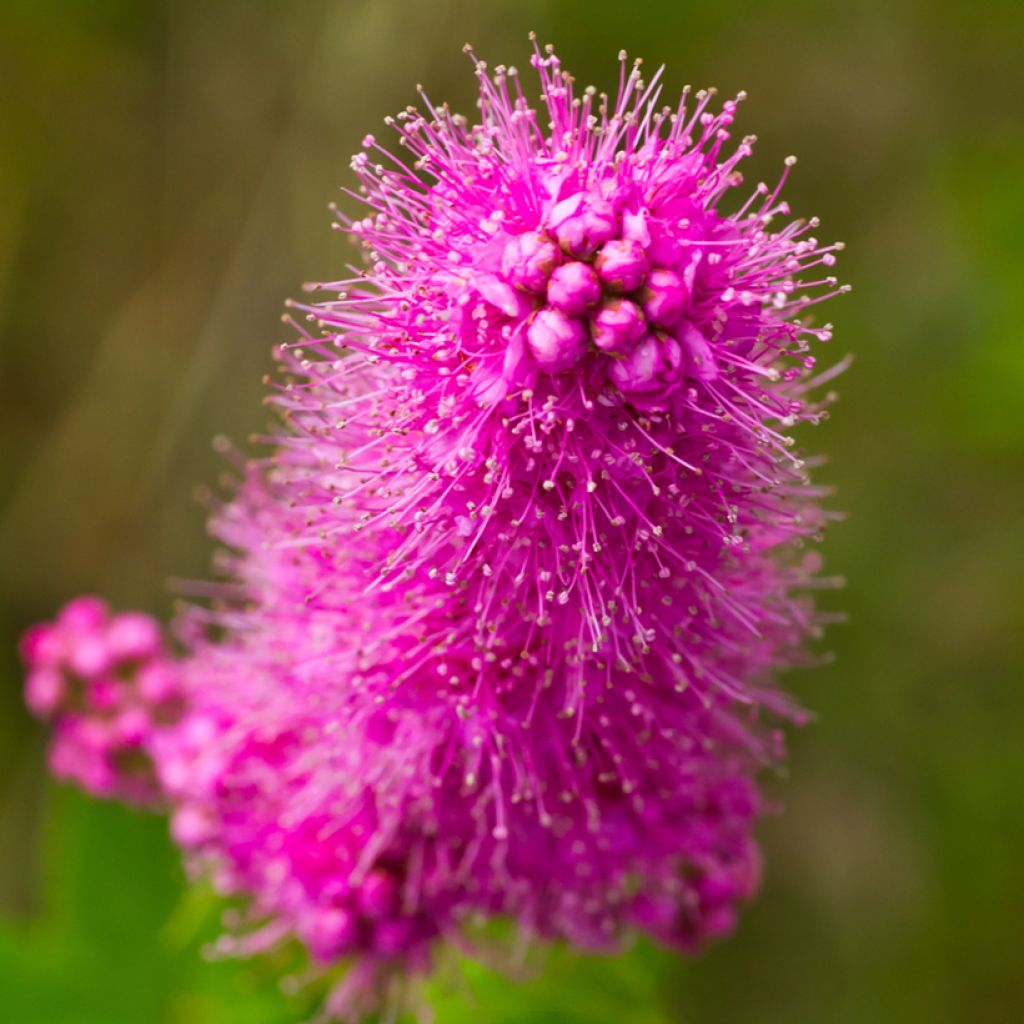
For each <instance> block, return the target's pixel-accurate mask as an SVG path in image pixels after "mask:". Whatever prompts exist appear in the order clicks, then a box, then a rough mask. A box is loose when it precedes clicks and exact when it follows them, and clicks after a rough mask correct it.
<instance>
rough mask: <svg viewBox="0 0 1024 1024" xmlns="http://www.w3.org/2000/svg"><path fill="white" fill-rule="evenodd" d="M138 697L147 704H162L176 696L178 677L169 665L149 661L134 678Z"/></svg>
mask: <svg viewBox="0 0 1024 1024" xmlns="http://www.w3.org/2000/svg"><path fill="white" fill-rule="evenodd" d="M135 685H136V686H137V687H138V690H139V696H140V697H141V698H142V699H143V700H144V701H145V702H146V703H147V704H163V703H165V702H167V701H169V700H171V699H173V698H174V697H176V696H178V677H177V674H176V673H175V672H174V670H173V669H172V668H171V667H170V665H168V664H166V663H164V662H160V661H151V662H148V663H147V664H145V665H143V666H142V667H141V668H140V669H139V671H138V673H137V675H136V676H135Z"/></svg>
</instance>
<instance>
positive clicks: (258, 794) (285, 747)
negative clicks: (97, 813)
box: [30, 49, 841, 1014]
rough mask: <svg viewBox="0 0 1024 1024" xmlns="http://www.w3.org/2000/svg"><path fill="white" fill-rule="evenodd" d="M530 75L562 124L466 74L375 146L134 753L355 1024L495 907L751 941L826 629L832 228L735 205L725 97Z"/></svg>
mask: <svg viewBox="0 0 1024 1024" xmlns="http://www.w3.org/2000/svg"><path fill="white" fill-rule="evenodd" d="M531 62H532V65H533V67H534V69H535V70H536V71H537V73H538V75H539V79H540V92H541V103H540V105H539V106H538V107H534V106H532V105H531V103H530V101H529V99H528V98H527V95H526V93H525V91H524V90H523V89H522V87H521V85H520V80H519V76H518V74H517V73H516V72H515V70H514V69H511V68H507V69H506V68H503V67H499V68H496V69H495V71H494V73H493V74H491V73H490V72H489V71H488V69H487V67H486V66H485V65H484V64H483V63H482V62H479V61H475V66H476V71H477V76H478V79H479V84H480V96H479V117H478V118H477V119H476V120H474V121H472V122H470V121H469V120H467V119H465V118H463V117H461V116H459V115H456V114H453V113H452V112H451V111H450V110H449V109H448V108H447V107H445V106H442V107H436V106H434V105H433V104H431V103H430V102H429V101H428V100H427V99H426V98H425V97H424V98H423V109H422V110H420V109H416V108H409V109H407V110H406V111H405V112H403V113H402V114H400V115H399V116H398V117H397V118H395V119H389V122H388V123H389V127H390V128H391V129H392V130H393V132H394V140H395V142H394V145H393V146H392V147H391V148H390V149H389V148H388V147H385V146H383V145H381V144H378V142H377V141H376V140H375V139H374V138H373V137H371V136H368V137H367V138H366V139H365V141H364V150H363V152H362V153H361V154H360V155H359V156H357V157H356V158H355V159H354V161H353V167H354V170H355V172H356V175H357V177H358V179H359V183H360V185H359V188H358V190H357V191H355V192H353V193H352V195H353V197H354V198H355V199H356V200H358V202H360V203H362V204H363V207H364V209H363V211H362V214H361V215H360V216H358V217H356V218H355V219H352V218H351V217H349V216H348V215H345V214H342V213H340V212H339V213H338V226H339V227H340V228H341V230H342V231H344V232H345V233H347V234H348V235H349V236H350V237H351V238H352V239H353V240H354V241H355V243H356V244H357V245H358V246H359V248H360V249H361V250H362V255H363V259H364V264H365V266H364V267H363V268H361V269H353V270H352V271H351V273H350V274H349V276H347V277H345V278H343V279H339V280H334V281H331V282H328V283H322V284H318V285H314V286H311V290H312V291H313V292H316V293H319V295H320V297H321V298H322V301H320V302H318V303H315V304H296V305H295V306H294V307H293V309H294V310H295V313H294V319H293V323H294V325H295V327H296V329H297V331H298V335H299V336H298V338H297V340H295V341H293V342H288V343H286V344H284V345H282V346H281V347H280V349H279V350H278V356H279V359H280V361H281V363H282V369H283V372H282V377H281V379H280V381H279V382H278V383H277V385H276V387H275V391H274V394H273V396H272V399H271V400H272V403H273V404H274V405H275V406H276V407H277V409H278V410H279V411H280V413H281V415H282V422H283V429H282V431H281V432H280V433H279V434H278V435H275V436H273V437H272V438H270V439H268V440H269V443H270V449H269V453H268V454H267V455H266V456H265V457H263V458H261V459H257V460H254V461H252V462H250V463H249V464H247V465H243V470H242V475H243V480H242V482H241V484H240V486H239V489H238V492H237V494H236V495H235V497H234V498H233V499H232V500H230V501H228V502H226V503H225V504H223V505H222V506H220V507H218V508H217V509H216V510H215V513H214V518H213V524H214V532H215V533H216V535H217V536H218V537H219V538H220V539H221V540H222V541H223V542H224V543H225V544H226V546H227V548H228V549H229V551H228V554H226V555H225V556H224V559H223V562H222V569H223V572H224V574H225V575H226V577H227V578H228V582H227V583H226V584H225V585H224V586H223V588H222V590H220V591H219V592H218V593H217V596H216V597H215V599H214V601H213V602H212V604H211V605H209V606H205V607H200V606H196V607H193V608H191V609H190V610H189V611H188V612H186V613H185V614H184V615H183V616H182V617H181V618H180V620H179V621H178V623H177V624H176V632H177V635H178V639H179V640H180V642H181V645H182V648H183V650H184V652H185V653H184V656H183V657H182V659H181V660H180V662H178V663H177V666H176V675H175V678H176V686H177V690H176V691H175V695H176V699H177V700H178V706H179V707H180V709H181V710H180V713H179V714H177V716H176V717H175V719H174V721H173V723H172V724H170V725H169V726H168V727H166V728H161V729H157V730H155V731H154V733H153V735H152V737H151V738H150V740H149V741H148V742H147V745H146V750H147V756H148V757H149V758H150V759H151V763H152V764H153V765H154V775H153V777H154V778H155V779H156V780H157V781H158V782H159V787H160V790H161V792H162V794H163V797H164V799H165V800H166V801H168V802H169V803H170V805H171V808H172V830H173V834H174V836H175V838H176V840H177V841H178V842H179V843H180V844H181V845H182V846H183V847H184V848H185V849H186V850H187V851H188V854H189V860H190V863H192V864H193V865H194V866H195V867H196V869H197V870H202V871H206V872H208V873H210V874H212V876H213V877H214V878H215V880H216V881H217V883H218V885H219V886H220V887H221V888H222V889H223V890H224V891H226V892H232V893H236V894H242V895H244V896H246V897H248V905H249V908H250V909H249V914H248V918H247V921H246V927H242V928H240V929H239V932H238V933H237V935H236V937H235V938H234V939H233V940H232V942H233V943H234V948H236V949H238V950H239V951H242V952H254V951H256V950H258V949H261V948H265V947H266V946H268V945H273V944H275V943H278V942H281V941H285V940H286V939H289V938H298V939H299V940H300V941H301V942H302V943H304V944H305V946H306V947H307V948H308V949H309V951H310V952H311V954H312V956H313V958H314V959H315V960H316V961H318V962H320V963H323V964H333V963H335V962H338V961H341V960H345V961H346V962H349V963H351V965H352V968H351V971H350V973H349V975H348V977H347V979H346V980H345V981H344V982H343V983H341V985H340V986H339V987H338V988H337V989H335V991H334V993H333V995H332V996H331V998H330V1000H329V1007H328V1008H329V1009H330V1010H331V1011H333V1012H337V1013H339V1014H340V1013H343V1012H350V1011H352V1010H353V1008H356V1009H358V1008H359V1007H360V1006H362V1005H363V1002H362V1000H363V999H365V998H366V997H367V996H374V995H376V994H379V993H380V992H381V991H382V990H384V989H386V988H387V986H388V985H389V984H390V983H391V982H392V981H393V980H394V979H395V978H398V977H402V976H406V975H408V974H409V973H410V972H412V973H415V972H416V971H422V970H426V969H427V968H428V967H429V965H430V964H431V963H432V961H433V957H434V955H435V951H436V949H437V947H438V944H439V941H440V940H441V939H449V940H451V941H452V942H454V943H456V944H464V943H465V942H466V941H467V937H468V935H469V934H470V933H471V932H472V930H473V927H474V925H475V924H476V923H477V922H479V921H481V920H486V919H488V918H491V917H494V916H497V915H500V916H505V917H508V918H511V919H512V920H513V921H514V922H516V923H517V924H518V925H519V928H520V929H521V931H522V932H524V933H525V934H527V935H530V936H536V937H540V938H563V939H567V940H569V941H570V942H572V943H574V944H576V945H578V946H580V947H583V948H590V949H599V950H611V949H615V948H618V947H619V946H621V945H622V943H623V942H625V941H628V939H629V937H630V936H631V935H633V934H634V933H635V932H636V931H637V930H642V931H645V932H647V933H649V934H651V935H652V936H654V937H655V938H657V939H658V940H660V941H663V942H665V943H667V944H669V945H672V946H676V947H679V948H682V949H693V948H695V947H697V946H698V945H699V944H700V943H701V941H702V940H704V939H706V938H710V937H713V936H717V935H721V934H723V933H725V932H727V931H728V930H729V929H730V928H731V927H732V925H733V923H734V918H735V911H736V907H737V905H738V904H739V903H740V902H741V901H743V900H744V899H746V898H748V897H749V896H750V895H751V894H752V893H753V891H754V890H755V888H756V885H757V880H758V876H759V860H758V854H757V849H756V845H755V843H754V841H753V838H752V829H753V826H754V823H755V822H756V819H757V817H758V816H759V814H760V813H761V798H760V796H759V794H758V791H757V787H756V775H757V772H758V771H759V770H760V769H761V768H762V767H763V766H765V765H766V764H770V763H771V762H772V761H773V760H775V759H777V758H778V757H779V756H780V755H781V737H780V735H779V732H778V730H777V727H776V725H774V724H773V721H774V722H778V721H780V720H784V719H793V718H799V716H800V712H799V711H798V710H797V709H796V708H795V707H794V706H793V705H792V703H791V702H790V701H789V700H788V699H787V698H786V697H785V695H784V694H783V693H782V692H781V691H780V690H778V689H777V688H776V686H775V683H774V676H775V674H776V673H777V672H778V671H779V670H780V669H783V668H787V667H790V666H793V665H796V664H801V663H804V662H806V661H807V655H806V653H805V649H806V644H807V641H808V639H809V637H811V636H812V635H814V634H815V633H816V631H817V630H818V628H819V624H820V621H821V620H820V617H819V616H817V614H816V613H815V611H814V608H813V605H812V603H811V602H810V600H809V598H808V596H807V591H808V589H809V587H811V586H812V585H815V582H816V581H815V573H816V572H817V570H818V559H817V556H816V555H815V554H813V553H809V552H808V550H807V545H808V543H809V542H811V541H813V540H815V539H816V537H817V535H818V533H819V532H820V530H821V528H822V525H823V523H824V521H825V518H826V516H825V514H824V513H823V512H822V510H821V509H820V507H819V504H818V502H819V499H820V497H821V493H822V492H821V491H820V490H819V489H817V488H816V487H815V486H813V485H812V484H811V482H810V480H809V478H808V474H807V462H806V460H805V459H804V458H803V456H801V455H800V454H799V452H798V451H797V450H796V448H795V447H794V441H793V438H792V436H791V433H790V431H791V429H792V428H793V427H794V426H795V425H796V424H798V423H800V422H815V421H817V420H818V419H819V418H820V417H821V416H822V415H823V408H822V405H821V404H818V403H815V402H814V401H812V400H811V398H809V391H810V389H811V387H812V386H813V385H815V384H816V383H822V382H824V380H826V379H827V378H828V377H829V376H830V375H831V374H832V373H833V372H835V371H826V372H825V373H824V374H819V375H818V377H817V378H815V377H814V363H815V356H814V354H813V353H812V346H813V345H814V344H816V343H819V342H824V341H827V340H828V339H829V337H830V333H831V328H830V326H829V325H824V326H817V325H815V324H814V323H813V322H812V320H811V318H810V314H809V309H810V307H812V306H813V305H814V304H815V303H817V302H819V301H821V300H822V299H824V298H827V297H828V296H829V295H831V294H834V293H835V292H836V291H839V290H841V289H840V288H839V286H838V285H837V284H836V282H835V279H834V278H833V277H831V275H830V268H831V266H832V265H833V263H834V253H835V251H836V250H837V249H838V248H839V246H838V245H822V244H820V243H819V242H818V241H817V239H816V238H815V237H814V235H813V231H814V228H815V226H816V224H815V222H814V221H800V220H792V219H789V217H788V213H789V211H788V208H787V207H786V204H785V203H784V202H783V201H782V200H780V198H779V196H780V190H781V188H782V185H783V183H784V181H785V178H786V175H787V174H788V170H789V167H790V166H791V164H792V161H791V160H790V161H787V166H786V169H785V170H784V172H783V174H782V177H781V180H780V181H779V182H778V183H777V184H776V185H775V186H772V187H769V186H766V185H763V184H757V185H755V186H754V187H752V188H749V187H748V188H747V189H742V188H741V186H742V176H741V174H740V169H739V168H740V164H741V161H742V160H743V159H744V158H745V157H747V156H748V155H749V154H750V152H751V147H752V143H753V139H752V137H749V136H748V137H744V138H741V139H740V140H739V141H738V142H735V143H734V142H733V141H732V139H731V135H732V132H731V127H732V123H733V120H734V117H735V115H736V110H737V103H736V102H734V101H726V102H725V103H723V104H721V106H720V107H717V108H716V107H715V105H714V103H713V94H712V93H710V92H701V93H698V94H696V96H692V97H691V96H690V95H689V93H688V92H684V94H683V96H682V99H681V100H680V101H679V102H678V103H676V104H674V105H668V106H665V105H662V102H661V85H660V72H659V73H658V74H656V75H654V76H653V78H652V79H651V80H650V81H647V82H645V81H644V80H643V79H642V76H641V73H640V67H639V64H637V65H634V66H632V67H629V66H628V65H627V64H626V62H625V58H624V57H623V58H622V61H621V75H620V82H619V88H618V91H617V94H616V95H615V96H614V97H611V98H610V97H608V96H606V95H604V94H598V93H597V92H596V91H595V90H593V89H590V88H587V89H584V90H582V91H580V92H577V90H576V87H575V84H574V82H573V79H572V78H571V76H569V75H568V74H567V73H565V72H564V71H563V70H562V69H561V66H560V64H559V61H558V58H557V57H556V56H555V55H554V53H553V52H552V51H551V50H543V51H542V50H539V49H535V50H534V54H533V57H532V61H531ZM737 194H738V196H739V198H736V199H733V196H734V195H737ZM819 582H820V581H819ZM42 690H45V686H44V687H42ZM31 692H32V689H31V688H30V693H31ZM40 692H42V691H40ZM47 700H49V698H45V699H44V698H39V701H40V706H42V704H44V703H45V702H46V701H47ZM51 703H52V702H51ZM48 706H49V705H48ZM93 788H100V787H95V786H94V787H93Z"/></svg>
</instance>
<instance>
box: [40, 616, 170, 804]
mask: <svg viewBox="0 0 1024 1024" xmlns="http://www.w3.org/2000/svg"><path fill="white" fill-rule="evenodd" d="M21 654H22V658H23V660H24V662H25V664H26V667H27V669H28V681H27V684H26V689H25V699H26V701H27V703H28V706H29V708H30V709H31V710H32V712H33V713H34V714H36V715H38V716H39V717H40V718H42V719H45V720H46V721H49V722H51V723H52V724H53V742H52V745H51V748H50V767H51V768H52V769H53V772H54V774H55V775H58V776H60V777H61V778H66V779H70V780H72V781H74V782H76V783H77V784H78V785H80V786H81V787H82V788H83V789H85V790H87V791H88V792H90V793H93V794H95V795H96V796H102V797H116V798H117V799H120V800H127V801H129V802H131V803H141V804H149V803H153V802H154V801H155V800H157V799H158V797H159V794H160V787H159V785H158V784H157V780H156V777H155V774H154V768H153V760H152V753H151V749H150V742H151V739H152V737H153V735H154V733H155V731H157V730H158V729H160V728H161V727H164V726H167V725H168V724H170V723H171V722H173V721H174V720H175V719H176V718H177V716H178V715H179V713H180V711H181V700H180V698H181V692H180V690H179V687H178V678H177V670H176V668H175V666H174V664H173V663H172V661H171V660H170V658H169V656H168V653H167V651H166V650H165V648H164V643H163V639H162V637H161V633H160V627H159V626H158V624H157V623H156V621H155V620H154V619H152V618H150V616H148V615H143V614H141V613H139V612H124V613H122V614H120V615H111V614H110V613H109V612H108V610H107V608H106V606H105V605H104V604H103V602H102V601H100V600H99V599H98V598H94V597H79V598H76V599H75V600H74V601H71V602H70V603H69V604H68V605H66V606H65V608H64V609H63V610H62V611H61V613H60V615H58V616H57V619H56V621H54V622H52V623H43V624H40V625H38V626H33V627H32V628H31V629H29V630H28V631H27V632H26V633H25V635H24V636H23V637H22V641H21Z"/></svg>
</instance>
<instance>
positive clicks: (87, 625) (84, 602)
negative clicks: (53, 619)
mask: <svg viewBox="0 0 1024 1024" xmlns="http://www.w3.org/2000/svg"><path fill="white" fill-rule="evenodd" d="M106 621H107V606H106V604H104V603H103V601H101V600H100V599H99V598H98V597H90V596H88V595H85V596H83V597H76V598H74V600H71V601H68V603H67V604H66V605H64V607H63V608H62V609H61V611H60V614H59V615H58V616H57V625H58V627H59V628H60V629H61V630H70V631H72V632H75V633H88V632H92V631H94V630H98V629H100V628H101V627H102V626H103V625H104V624H105V623H106Z"/></svg>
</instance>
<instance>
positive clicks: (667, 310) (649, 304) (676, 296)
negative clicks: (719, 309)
mask: <svg viewBox="0 0 1024 1024" xmlns="http://www.w3.org/2000/svg"><path fill="white" fill-rule="evenodd" d="M689 298H690V296H689V293H688V291H687V288H686V284H685V282H684V281H683V279H682V278H681V277H680V276H679V275H678V274H677V273H676V272H675V271H674V270H652V271H651V273H650V274H649V275H648V277H647V284H646V286H645V288H644V296H643V302H644V314H645V316H646V317H647V319H648V321H649V322H650V323H652V324H655V325H656V326H659V327H670V326H671V325H672V324H674V323H675V322H676V321H677V320H678V319H679V318H680V317H681V316H682V315H683V310H685V309H686V303H687V302H688V301H689Z"/></svg>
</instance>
